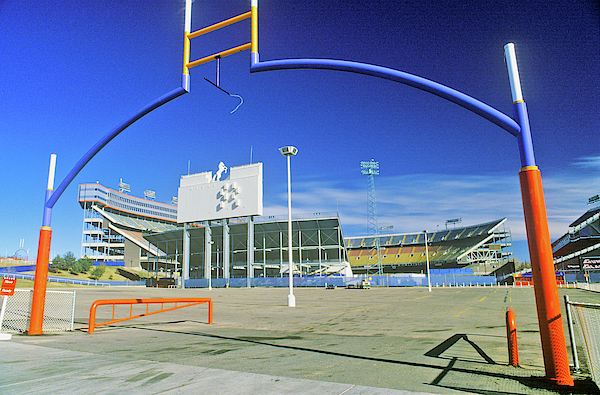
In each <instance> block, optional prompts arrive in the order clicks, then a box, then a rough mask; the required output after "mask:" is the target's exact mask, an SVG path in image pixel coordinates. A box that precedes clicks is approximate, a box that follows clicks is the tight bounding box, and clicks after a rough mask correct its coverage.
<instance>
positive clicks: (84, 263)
mask: <svg viewBox="0 0 600 395" xmlns="http://www.w3.org/2000/svg"><path fill="white" fill-rule="evenodd" d="M77 262H78V263H79V264H80V265H81V268H82V270H83V271H82V272H81V273H86V272H87V271H89V270H90V268H91V267H92V265H93V264H94V261H92V260H91V259H90V258H88V257H87V255H86V256H84V257H83V258H80V259H78V260H77Z"/></svg>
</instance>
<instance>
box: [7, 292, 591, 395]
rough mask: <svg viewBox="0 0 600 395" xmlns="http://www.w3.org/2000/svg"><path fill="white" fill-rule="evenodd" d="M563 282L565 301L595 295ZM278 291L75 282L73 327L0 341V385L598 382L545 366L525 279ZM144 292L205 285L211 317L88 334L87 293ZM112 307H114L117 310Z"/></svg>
mask: <svg viewBox="0 0 600 395" xmlns="http://www.w3.org/2000/svg"><path fill="white" fill-rule="evenodd" d="M561 292H563V291H561ZM564 292H568V293H569V295H570V298H571V299H572V300H578V301H590V302H594V301H593V300H589V298H594V297H596V298H599V297H598V296H595V295H597V294H590V293H586V292H585V291H581V290H572V289H571V290H568V291H564ZM287 293H288V290H287V289H278V288H253V289H246V288H242V289H213V290H210V291H209V290H206V289H187V290H176V289H147V288H125V287H123V288H116V287H115V288H103V289H89V288H80V289H77V302H76V312H75V321H76V324H75V331H74V332H66V333H59V334H45V335H42V336H34V337H31V336H25V335H15V336H13V338H12V340H9V341H4V342H0V353H2V355H3V357H2V358H3V359H2V373H1V374H0V393H3V394H4V393H7V394H12V393H14V394H17V393H18V394H23V393H31V394H52V393H78V391H79V392H83V391H85V392H92V393H114V392H122V393H142V392H143V393H144V394H148V393H197V392H208V391H210V393H215V394H219V393H243V394H254V393H261V394H284V393H295V394H298V393H303V394H304V393H307V394H312V393H315V394H316V393H319V394H320V393H325V394H360V393H369V394H415V393H434V394H457V393H475V394H556V393H594V391H597V387H596V386H595V385H594V384H593V383H592V382H591V380H589V379H588V378H587V376H586V375H585V374H583V375H579V376H574V378H575V380H576V384H577V385H576V387H575V388H571V389H564V390H563V389H561V388H558V387H556V386H553V385H551V384H549V383H548V382H547V381H546V380H545V379H543V376H544V368H543V361H542V355H541V349H540V340H539V333H538V328H537V319H536V315H535V302H534V296H533V289H532V288H503V287H500V288H498V287H487V288H434V289H433V292H432V293H429V292H427V289H426V288H371V289H369V290H358V289H335V290H326V289H315V288H305V289H302V288H298V289H295V295H296V307H295V308H288V307H286V298H287ZM149 297H158V298H166V297H211V298H212V299H213V302H214V312H213V324H212V325H208V324H207V311H206V310H207V308H206V305H199V306H195V307H188V308H184V309H179V310H175V311H172V312H166V313H160V314H156V315H153V316H148V317H142V318H137V319H133V320H129V321H124V322H121V323H118V324H113V325H110V326H104V327H99V328H97V329H96V333H94V334H88V333H87V323H88V317H89V308H90V306H91V304H92V302H93V301H95V300H98V299H114V298H149ZM585 298H587V299H586V300H583V299H585ZM596 303H598V301H596ZM509 305H510V306H512V307H513V309H514V310H515V313H516V320H517V330H518V341H519V351H520V362H521V367H511V366H507V363H508V353H507V349H506V332H505V326H504V310H505V309H506V307H508V306H509ZM124 309H126V311H125V310H117V311H116V314H117V316H119V314H121V315H127V314H129V308H128V307H127V308H125V307H124ZM134 313H135V312H134ZM111 314H112V311H111V309H110V307H105V308H104V310H102V308H99V309H98V318H97V322H101V321H102V320H103V319H109V318H110V315H111ZM584 373H585V372H584Z"/></svg>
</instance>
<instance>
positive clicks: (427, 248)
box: [423, 230, 431, 292]
mask: <svg viewBox="0 0 600 395" xmlns="http://www.w3.org/2000/svg"><path fill="white" fill-rule="evenodd" d="M423 233H425V259H426V260H427V286H428V287H429V292H431V276H430V275H429V247H428V246H427V231H426V230H424V231H423Z"/></svg>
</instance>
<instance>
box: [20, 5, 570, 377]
mask: <svg viewBox="0 0 600 395" xmlns="http://www.w3.org/2000/svg"><path fill="white" fill-rule="evenodd" d="M185 3H186V6H185V23H184V51H183V76H182V83H181V85H182V86H181V87H180V88H177V89H174V90H173V91H171V92H169V93H167V94H165V95H163V96H161V97H159V98H158V99H156V100H154V101H153V102H151V103H149V104H148V105H146V106H145V107H143V108H142V109H140V110H139V111H138V112H137V113H135V114H134V115H132V116H131V117H130V118H128V119H127V120H125V121H124V122H123V123H122V124H120V125H118V126H117V127H116V128H115V129H113V130H112V131H111V132H109V133H108V134H107V135H106V136H104V137H103V138H102V139H101V140H100V141H98V143H96V144H95V145H94V146H93V147H92V148H91V149H90V150H89V151H88V152H87V153H86V154H85V155H84V156H83V157H82V158H81V159H80V161H79V162H78V163H77V164H76V165H75V167H73V169H72V170H71V171H70V172H69V173H68V174H67V176H66V177H65V179H64V180H63V181H62V183H61V184H60V185H59V187H58V188H57V189H56V190H55V191H54V190H53V188H54V171H55V166H56V155H54V154H52V156H51V160H50V170H49V176H48V188H47V190H46V198H45V204H44V214H43V220H42V228H41V230H40V239H39V244H38V255H37V266H36V275H35V281H34V295H33V301H32V307H31V325H30V329H29V334H30V335H40V334H42V321H43V311H44V298H45V291H46V280H47V274H48V263H49V253H50V241H51V233H52V231H51V215H52V207H53V206H54V204H55V203H56V201H57V200H58V198H59V197H60V196H61V194H62V193H63V192H64V190H65V189H66V187H67V186H68V185H69V184H70V183H71V181H73V179H74V178H75V176H76V175H77V174H78V173H79V171H81V169H82V168H83V167H84V166H85V165H86V164H87V163H88V162H89V161H90V160H91V159H92V157H93V156H94V155H95V154H96V153H98V152H99V151H100V150H101V149H102V148H103V147H104V146H105V145H106V144H108V143H109V142H110V141H111V140H112V139H113V138H114V137H116V136H117V135H118V134H119V133H121V132H122V131H123V130H125V129H126V128H127V127H128V126H130V125H131V124H133V123H134V122H135V121H137V120H138V119H140V118H141V117H143V116H144V115H146V114H148V113H150V112H151V111H153V110H155V109H157V108H158V107H160V106H162V105H163V104H166V103H168V102H169V101H171V100H173V99H175V98H177V97H179V96H181V95H183V94H185V93H187V92H189V87H190V76H189V69H190V68H192V67H194V66H197V65H199V64H203V63H208V62H211V61H213V60H218V59H220V58H222V57H225V56H228V55H231V54H234V53H237V52H240V51H244V50H247V49H250V50H251V54H250V72H251V73H255V72H264V71H274V70H291V69H322V70H336V71H345V72H349V73H356V74H363V75H367V76H372V77H377V78H382V79H387V80H390V81H395V82H399V83H401V84H404V85H408V86H412V87H414V88H417V89H420V90H423V91H425V92H429V93H431V94H433V95H436V96H439V97H441V98H443V99H446V100H449V101H451V102H453V103H455V104H458V105H460V106H462V107H463V108H466V109H467V110H469V111H471V112H473V113H475V114H477V115H479V116H481V117H483V118H485V119H487V120H488V121H490V122H492V123H494V124H496V125H498V126H500V127H501V128H502V129H504V130H506V131H507V132H509V133H510V134H512V135H513V136H515V137H516V138H517V143H518V149H519V156H520V160H521V169H520V171H519V180H520V186H521V195H522V200H523V211H524V214H525V225H526V233H527V241H528V246H529V254H530V259H531V266H532V275H533V282H534V292H535V300H536V308H537V315H538V324H539V328H540V336H541V343H542V353H543V357H544V367H545V373H546V377H547V378H548V379H550V380H551V381H553V382H556V383H557V384H559V385H568V386H572V385H573V379H572V378H571V374H570V370H569V363H568V359H567V349H566V342H565V335H564V331H563V323H562V316H561V310H560V301H559V297H558V288H557V286H556V281H555V272H554V263H553V259H552V248H551V243H550V234H549V229H548V219H547V215H546V205H545V201H544V195H543V189H542V179H541V173H540V171H539V169H538V167H537V166H536V162H535V156H534V150H533V144H532V139H531V131H530V127H529V118H528V113H527V106H526V104H525V101H524V99H523V95H522V92H521V83H520V79H519V73H518V68H517V61H516V54H515V48H514V44H512V43H509V44H506V45H505V46H504V52H505V58H506V63H507V67H508V76H509V82H510V87H511V94H512V100H513V116H514V119H513V118H511V117H510V116H508V115H506V114H504V113H502V112H500V111H499V110H497V109H495V108H493V107H491V106H489V105H487V104H485V103H483V102H481V101H479V100H477V99H474V98H472V97H470V96H468V95H465V94H464V93H461V92H459V91H456V90H454V89H452V88H449V87H447V86H444V85H442V84H439V83H436V82H433V81H430V80H427V79H425V78H422V77H418V76H415V75H412V74H408V73H405V72H401V71H398V70H394V69H389V68H385V67H380V66H375V65H371V64H365V63H358V62H350V61H341V60H333V59H284V60H276V61H265V62H261V61H260V57H259V52H258V0H251V9H250V11H249V12H246V13H244V14H241V15H238V16H235V17H233V18H230V19H228V20H225V21H223V22H220V23H217V24H214V25H212V26H209V27H205V28H203V29H201V30H198V31H196V32H191V25H192V0H185ZM248 18H250V19H251V23H250V26H251V32H250V36H251V41H250V43H246V44H243V45H239V46H237V47H233V48H231V49H228V50H225V51H222V52H219V53H216V54H213V55H209V56H206V57H204V58H200V59H198V60H196V61H192V62H190V60H189V59H190V40H191V39H192V38H195V37H198V36H201V35H204V34H206V33H210V32H212V31H214V30H217V29H220V28H222V27H225V26H228V25H231V24H233V23H236V22H238V21H241V20H245V19H248Z"/></svg>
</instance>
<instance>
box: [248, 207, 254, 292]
mask: <svg viewBox="0 0 600 395" xmlns="http://www.w3.org/2000/svg"><path fill="white" fill-rule="evenodd" d="M246 253H247V255H246V261H247V262H248V273H247V274H246V278H247V286H248V288H251V287H252V280H251V279H252V278H254V217H253V216H251V215H250V216H249V217H248V242H247V246H246Z"/></svg>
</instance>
